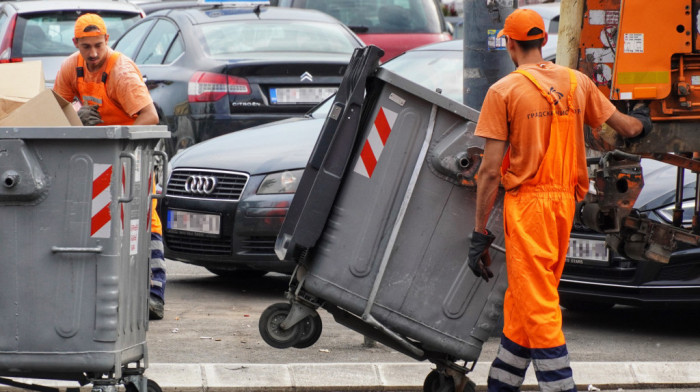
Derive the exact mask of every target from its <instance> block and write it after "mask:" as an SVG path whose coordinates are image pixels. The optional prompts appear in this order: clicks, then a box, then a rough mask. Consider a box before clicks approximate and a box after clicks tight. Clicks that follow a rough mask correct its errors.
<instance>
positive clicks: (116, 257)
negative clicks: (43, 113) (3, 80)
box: [0, 126, 170, 390]
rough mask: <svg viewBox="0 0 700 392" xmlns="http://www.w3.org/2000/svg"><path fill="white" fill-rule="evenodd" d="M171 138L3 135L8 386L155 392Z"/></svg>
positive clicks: (2, 359)
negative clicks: (165, 163) (152, 350)
mask: <svg viewBox="0 0 700 392" xmlns="http://www.w3.org/2000/svg"><path fill="white" fill-rule="evenodd" d="M169 134H170V133H169V132H167V130H166V128H165V127H162V126H131V127H127V126H103V127H46V128H33V127H18V128H0V222H2V224H0V248H1V249H2V250H1V251H0V252H1V253H2V256H1V258H0V268H1V269H2V274H0V376H7V377H15V378H16V377H19V378H22V377H28V378H42V379H58V380H75V381H79V382H81V384H84V383H89V382H92V383H93V384H94V385H95V386H98V385H99V386H101V387H105V386H106V387H114V386H115V385H116V384H117V383H126V384H127V388H133V387H135V388H136V389H137V390H142V389H144V388H145V385H146V380H145V378H143V377H142V374H143V371H144V369H145V367H146V366H147V362H146V330H147V328H148V304H147V302H148V293H149V266H148V258H149V255H150V249H149V242H150V215H149V214H151V213H155V212H154V211H151V203H150V200H151V193H152V191H153V189H152V186H151V183H152V182H151V178H152V175H153V161H154V155H157V154H158V153H157V152H154V147H155V145H156V143H157V142H158V139H160V138H164V137H169ZM162 155H163V156H164V154H162ZM166 159H167V158H166ZM102 389H104V388H102ZM132 390H133V389H132Z"/></svg>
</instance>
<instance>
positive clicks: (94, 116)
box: [78, 105, 103, 127]
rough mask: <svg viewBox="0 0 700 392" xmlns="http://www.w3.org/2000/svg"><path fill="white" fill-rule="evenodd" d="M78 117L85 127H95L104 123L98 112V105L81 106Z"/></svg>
mask: <svg viewBox="0 0 700 392" xmlns="http://www.w3.org/2000/svg"><path fill="white" fill-rule="evenodd" d="M78 117H80V121H81V122H82V123H83V125H85V126H90V127H91V126H93V125H97V124H100V123H102V122H103V121H102V116H100V112H98V111H97V105H87V106H81V107H80V109H78Z"/></svg>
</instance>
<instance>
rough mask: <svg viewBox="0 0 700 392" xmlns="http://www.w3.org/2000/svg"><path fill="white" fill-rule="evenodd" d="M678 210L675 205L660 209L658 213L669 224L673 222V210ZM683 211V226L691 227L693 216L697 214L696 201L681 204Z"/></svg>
mask: <svg viewBox="0 0 700 392" xmlns="http://www.w3.org/2000/svg"><path fill="white" fill-rule="evenodd" d="M675 208H676V206H675V205H674V204H669V205H667V206H666V207H663V208H659V209H658V210H656V213H657V214H659V216H661V218H663V219H664V220H665V221H666V222H667V223H672V222H673V210H674V209H675ZM681 208H682V209H683V226H684V227H690V226H691V225H692V223H693V214H694V213H695V200H686V201H684V202H683V204H681Z"/></svg>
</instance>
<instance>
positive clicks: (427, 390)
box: [423, 370, 476, 392]
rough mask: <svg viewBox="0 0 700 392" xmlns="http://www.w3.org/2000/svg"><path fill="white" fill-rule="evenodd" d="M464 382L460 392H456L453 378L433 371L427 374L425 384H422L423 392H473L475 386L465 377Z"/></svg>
mask: <svg viewBox="0 0 700 392" xmlns="http://www.w3.org/2000/svg"><path fill="white" fill-rule="evenodd" d="M464 380H465V381H466V382H465V383H464V387H463V388H462V390H461V391H457V390H456V388H455V381H454V378H452V377H451V376H449V375H447V374H445V373H443V372H439V371H437V370H433V371H431V372H430V373H428V376H427V377H426V378H425V382H423V392H475V391H476V384H474V382H473V381H472V380H470V379H468V378H467V377H466V376H465V377H464Z"/></svg>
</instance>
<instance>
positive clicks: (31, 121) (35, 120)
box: [0, 89, 83, 127]
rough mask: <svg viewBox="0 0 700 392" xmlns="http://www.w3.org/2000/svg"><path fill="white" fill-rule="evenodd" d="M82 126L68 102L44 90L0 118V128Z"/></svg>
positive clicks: (51, 91) (52, 92) (50, 91)
mask: <svg viewBox="0 0 700 392" xmlns="http://www.w3.org/2000/svg"><path fill="white" fill-rule="evenodd" d="M71 125H73V126H82V125H83V123H82V122H81V121H80V118H79V117H78V113H76V112H75V109H73V106H72V105H71V104H70V102H68V101H66V100H65V99H63V98H62V97H61V96H59V95H58V94H56V93H55V92H54V91H53V90H46V89H45V90H44V91H42V92H41V93H39V94H38V95H37V96H35V97H34V98H32V99H30V100H28V101H27V102H26V103H24V104H22V105H21V106H19V107H17V108H16V109H14V110H13V111H12V112H10V113H9V114H7V115H6V116H5V117H2V118H0V127H62V126H71Z"/></svg>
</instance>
